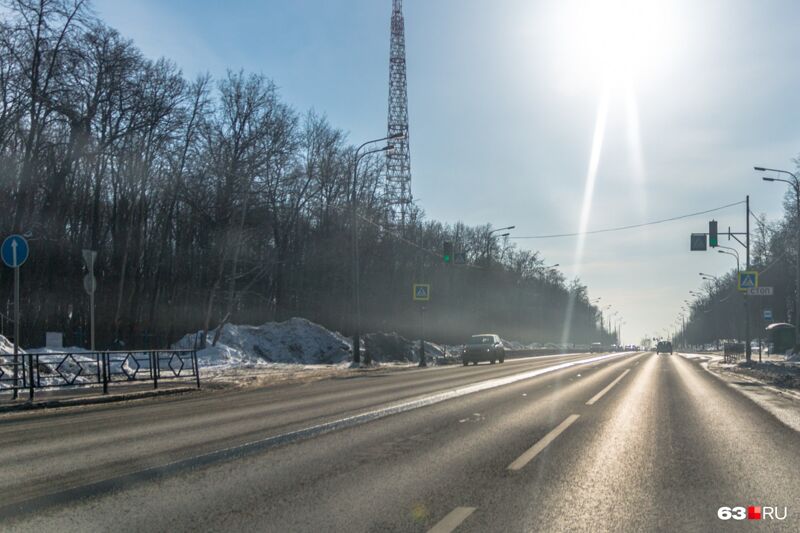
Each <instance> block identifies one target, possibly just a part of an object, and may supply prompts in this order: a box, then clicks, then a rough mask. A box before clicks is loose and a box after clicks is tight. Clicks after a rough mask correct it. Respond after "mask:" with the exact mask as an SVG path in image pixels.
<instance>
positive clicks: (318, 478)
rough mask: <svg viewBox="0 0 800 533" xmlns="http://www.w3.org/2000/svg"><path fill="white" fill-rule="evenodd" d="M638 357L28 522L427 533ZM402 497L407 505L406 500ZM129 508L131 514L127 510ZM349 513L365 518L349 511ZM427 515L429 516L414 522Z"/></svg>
mask: <svg viewBox="0 0 800 533" xmlns="http://www.w3.org/2000/svg"><path fill="white" fill-rule="evenodd" d="M635 359H636V357H635V356H634V357H631V356H623V357H621V358H618V359H613V360H608V361H604V362H600V363H597V364H593V365H587V366H585V367H576V368H569V369H564V370H562V371H559V372H554V373H552V374H547V375H543V376H540V377H538V378H535V379H532V380H527V381H521V382H517V383H514V384H512V385H508V386H506V387H500V388H497V389H493V390H490V391H485V392H481V393H477V394H474V395H470V396H465V397H462V398H459V399H457V400H453V401H448V402H443V403H441V404H437V405H434V406H432V407H428V408H425V409H420V410H416V411H413V412H409V413H404V414H401V415H397V416H393V417H390V418H387V419H383V420H380V421H377V422H373V423H370V424H367V425H364V426H359V427H355V428H350V429H347V430H344V431H341V432H336V433H331V434H328V435H324V436H322V437H319V438H316V439H313V440H312V441H306V442H301V443H298V444H295V445H291V446H286V447H282V448H278V449H274V450H270V451H268V452H264V453H258V454H253V455H251V456H246V457H243V458H240V459H237V460H236V461H230V462H227V463H224V464H219V465H212V466H209V467H204V468H198V469H196V470H193V471H187V472H183V473H178V474H176V475H173V476H168V477H166V478H164V479H160V480H159V481H158V483H157V484H155V483H152V482H149V483H145V484H140V485H137V484H133V485H131V487H130V488H127V489H125V490H123V491H122V492H118V493H115V495H114V496H113V497H92V498H86V499H84V500H82V502H81V503H80V505H76V502H74V501H65V502H62V503H63V504H64V505H63V506H58V507H56V508H55V509H54V510H51V511H42V510H40V512H39V513H38V514H39V515H40V516H39V518H38V519H34V522H27V523H26V524H27V525H33V524H35V523H36V524H39V525H41V524H42V520H45V522H46V521H47V520H48V519H52V520H57V521H58V523H71V522H70V520H76V522H75V523H76V524H80V525H81V526H86V527H89V528H90V529H91V528H92V526H98V527H99V526H100V525H102V528H106V529H107V528H114V529H118V528H122V529H123V530H124V529H125V528H126V523H127V522H126V516H127V515H126V512H125V511H124V508H130V509H150V510H158V509H162V508H163V507H164V506H165V505H166V503H165V502H167V501H168V502H170V503H171V504H172V505H173V506H174V510H173V511H174V512H172V513H171V514H170V513H167V514H164V513H159V512H154V513H150V512H144V513H138V515H144V517H140V518H138V519H137V522H136V523H137V526H139V527H144V526H146V527H149V528H154V529H156V530H163V529H164V528H169V529H173V530H174V529H176V528H177V529H178V530H181V529H191V527H200V528H202V527H204V526H205V527H213V524H218V526H219V527H222V522H217V520H220V519H222V518H221V517H224V519H225V520H232V522H231V523H232V524H238V525H239V526H240V527H248V528H257V529H264V525H265V524H267V523H269V524H273V525H275V528H274V530H282V531H287V530H304V529H305V528H308V527H311V524H312V523H314V521H315V520H317V521H318V522H316V527H319V526H320V525H321V524H324V523H325V524H328V525H327V526H325V527H324V529H338V528H339V526H340V527H341V528H345V527H355V528H356V530H364V529H369V528H370V527H372V524H383V525H388V524H389V523H391V522H393V521H396V523H397V524H403V527H406V526H407V527H410V528H412V529H415V530H424V529H427V528H428V527H431V526H432V525H433V524H434V523H435V522H437V521H438V520H439V519H441V518H443V517H444V516H446V515H447V513H449V512H450V511H452V510H453V509H454V508H456V507H464V506H474V505H470V503H469V502H464V501H459V498H458V497H452V498H451V497H449V496H448V497H446V498H445V497H441V498H439V497H434V495H435V494H438V493H439V492H440V490H441V487H442V486H445V487H446V486H451V487H452V486H459V485H464V486H468V485H469V484H470V483H471V482H470V480H471V479H472V477H473V474H472V471H473V470H474V469H475V468H479V469H485V470H486V471H491V472H493V475H494V476H495V477H496V478H497V479H502V477H503V476H504V475H505V474H504V473H503V470H504V468H505V466H507V465H508V464H509V463H510V462H511V461H512V460H513V459H514V458H515V457H516V456H518V455H519V454H520V453H521V452H522V451H524V450H525V449H526V448H528V447H529V446H530V444H531V442H532V440H531V439H532V438H536V437H537V435H538V436H539V437H541V436H543V435H545V434H546V433H547V432H549V431H550V430H551V429H552V427H553V426H554V425H556V424H557V423H558V422H559V421H560V420H562V419H563V418H564V417H565V416H566V414H564V413H565V410H569V409H570V408H575V407H577V406H580V405H582V404H583V402H585V401H586V398H588V397H590V396H591V395H592V394H595V393H596V391H597V390H599V389H601V388H602V387H603V386H605V385H606V384H607V383H608V382H609V381H611V380H612V379H613V378H614V377H615V376H616V375H618V374H619V372H620V371H621V369H622V366H621V365H629V364H630V363H629V362H630V361H631V360H635ZM523 394H525V396H523ZM567 414H569V413H567ZM467 494H468V492H467ZM401 495H402V499H403V501H402V502H398V501H397V498H398V497H400V496H401ZM453 496H457V494H454V495H453ZM254 497H255V498H256V500H253V498H254ZM162 498H163V500H164V501H162ZM120 501H122V502H124V508H123V509H120V508H119V507H118V505H119V503H120ZM265 502H268V503H267V504H265ZM398 503H399V504H400V505H399V506H398V505H397V504H398ZM350 505H352V506H356V507H358V509H359V510H358V512H357V513H353V512H347V509H348V506H350ZM420 505H421V506H422V508H421V509H422V510H421V511H419V512H417V513H414V512H412V510H413V509H415V508H418V507H419V506H420ZM387 507H388V508H387ZM362 508H364V509H362ZM87 509H93V510H94V511H95V512H93V513H87ZM301 510H302V512H300V511H301ZM366 510H368V511H369V512H367V511H366ZM50 513H53V514H50ZM195 513H199V514H197V515H195ZM57 517H58V518H57ZM413 517H417V518H413ZM62 519H63V520H62ZM64 520H66V522H64ZM91 520H98V521H99V522H97V523H92V522H91ZM142 520H144V522H142ZM470 520H472V518H470ZM225 523H226V524H227V522H225ZM332 524H334V525H332ZM225 527H226V528H229V526H228V525H225Z"/></svg>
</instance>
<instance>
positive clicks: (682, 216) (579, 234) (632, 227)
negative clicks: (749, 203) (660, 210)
mask: <svg viewBox="0 0 800 533" xmlns="http://www.w3.org/2000/svg"><path fill="white" fill-rule="evenodd" d="M743 203H745V202H744V201H740V202H735V203H732V204H728V205H723V206H721V207H715V208H714V209H707V210H706V211H698V212H696V213H689V214H687V215H680V216H677V217H671V218H665V219H662V220H653V221H652V222H643V223H641V224H632V225H630V226H619V227H616V228H606V229H597V230H592V231H584V232H577V233H556V234H554V235H530V236H525V237H514V236H512V237H510V238H511V239H556V238H560V237H579V236H581V235H594V234H597V233H610V232H613V231H624V230H629V229H635V228H643V227H645V226H655V225H656V224H663V223H665V222H674V221H676V220H681V219H684V218H691V217H696V216H698V215H705V214H707V213H713V212H714V211H721V210H723V209H728V208H729V207H734V206H737V205H742V204H743Z"/></svg>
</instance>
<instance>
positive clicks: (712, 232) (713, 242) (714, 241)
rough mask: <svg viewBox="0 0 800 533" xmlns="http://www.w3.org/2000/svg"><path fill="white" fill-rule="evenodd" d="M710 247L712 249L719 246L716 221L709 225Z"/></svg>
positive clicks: (710, 222)
mask: <svg viewBox="0 0 800 533" xmlns="http://www.w3.org/2000/svg"><path fill="white" fill-rule="evenodd" d="M708 245H709V246H710V247H712V248H716V247H717V246H719V234H718V232H717V221H716V220H711V221H709V223H708Z"/></svg>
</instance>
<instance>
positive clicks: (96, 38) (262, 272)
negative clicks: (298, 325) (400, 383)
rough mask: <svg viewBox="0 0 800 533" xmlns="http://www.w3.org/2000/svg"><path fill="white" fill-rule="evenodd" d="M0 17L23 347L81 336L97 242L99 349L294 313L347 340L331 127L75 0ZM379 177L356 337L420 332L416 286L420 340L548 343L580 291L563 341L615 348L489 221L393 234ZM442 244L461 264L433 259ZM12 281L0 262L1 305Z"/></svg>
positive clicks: (1, 100)
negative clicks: (168, 51) (156, 53)
mask: <svg viewBox="0 0 800 533" xmlns="http://www.w3.org/2000/svg"><path fill="white" fill-rule="evenodd" d="M2 9H3V11H4V12H3V19H2V23H1V24H0V198H2V202H3V208H2V209H1V210H0V229H1V230H2V235H8V234H11V233H21V234H23V235H25V236H27V237H28V239H29V241H30V243H31V258H30V259H29V261H28V262H27V263H26V264H25V265H24V267H23V268H22V271H21V275H22V316H23V319H22V321H21V326H22V333H21V337H22V338H21V339H20V340H21V342H22V344H23V345H40V344H41V343H43V341H44V332H45V331H62V332H64V333H65V342H67V343H69V344H84V345H85V344H86V343H87V339H86V333H85V332H86V331H87V330H88V297H87V296H86V294H85V293H84V291H83V286H82V278H83V275H84V274H85V267H84V265H83V263H82V261H81V250H82V249H93V250H97V251H98V259H97V265H96V267H95V268H96V273H97V278H98V291H97V316H98V322H97V339H98V342H97V344H98V347H100V348H103V347H108V346H111V345H112V344H113V343H115V342H118V341H121V342H125V343H126V344H128V345H133V346H137V347H146V346H157V345H158V346H163V345H167V344H169V343H171V342H174V341H175V340H176V339H177V338H179V337H181V336H182V335H184V334H185V333H187V332H190V331H197V330H206V331H212V330H214V328H216V327H218V326H219V325H220V324H221V323H225V322H233V323H250V324H260V323H263V322H266V321H270V320H284V319H287V318H289V317H292V316H302V317H305V318H308V319H310V320H313V321H315V322H318V323H320V324H323V325H325V326H326V327H328V328H331V329H335V330H339V331H341V332H343V333H345V334H348V333H349V332H350V331H351V329H352V328H351V325H352V316H353V313H352V301H351V291H352V285H351V280H352V275H351V263H350V257H351V251H352V241H351V238H350V234H351V230H352V226H351V219H350V216H349V208H350V206H351V204H350V201H351V200H350V196H349V194H348V191H349V187H350V184H351V179H352V175H351V174H352V164H353V155H354V148H353V146H352V145H351V143H350V141H349V139H348V137H347V134H346V133H345V132H344V131H343V130H341V129H338V128H337V127H335V126H334V125H332V124H330V123H329V122H328V121H327V120H326V118H325V116H324V115H323V114H320V113H317V112H314V111H308V112H301V111H297V110H295V109H293V108H292V107H290V106H288V105H287V104H286V103H284V101H282V99H281V95H280V94H279V91H278V90H277V88H276V85H275V84H274V83H273V82H272V81H271V80H270V79H269V78H268V77H266V76H264V75H261V74H250V73H245V72H240V71H230V72H228V74H227V75H226V76H224V77H222V79H212V78H211V77H210V76H208V75H202V76H198V77H197V78H195V79H186V78H185V77H184V76H183V74H182V72H181V70H180V69H179V68H178V67H177V66H176V65H175V64H174V63H172V62H171V61H170V60H168V59H163V58H160V59H153V58H147V57H144V56H143V54H142V53H141V52H140V51H139V50H138V49H137V48H136V46H135V45H134V43H133V42H131V41H130V40H128V39H126V38H124V37H123V36H122V35H120V34H119V33H118V32H117V31H115V30H114V29H112V28H109V27H108V26H107V25H105V24H104V23H103V22H102V21H100V20H98V19H97V18H96V17H95V16H94V15H93V13H92V11H91V8H90V6H89V5H87V4H86V2H84V1H80V0H3V1H2ZM384 166H385V162H384V160H383V159H381V158H380V157H375V158H372V159H365V160H363V161H362V163H361V164H360V166H359V179H358V185H359V188H358V191H357V194H358V205H359V216H360V220H361V222H360V225H359V242H360V248H361V254H360V255H361V263H360V268H361V273H360V279H361V295H362V296H361V300H362V310H363V312H362V314H363V319H362V323H363V329H364V330H365V331H397V332H400V333H402V334H406V335H408V336H415V335H417V331H418V330H419V328H420V320H421V314H420V309H419V308H418V307H415V305H414V302H412V301H411V284H412V283H413V282H428V283H431V284H432V287H433V288H432V294H433V300H432V302H431V303H430V305H429V306H428V308H427V309H426V311H425V315H424V320H425V330H426V332H427V334H428V335H429V336H430V337H432V338H434V339H436V340H441V341H451V342H452V341H457V340H459V339H461V338H463V337H464V336H466V335H469V334H473V333H479V332H482V331H487V330H489V331H492V330H494V331H497V332H499V333H500V334H502V335H504V336H506V337H508V338H512V339H519V340H522V341H529V342H531V341H538V342H552V341H555V342H558V341H560V340H561V338H562V330H563V325H564V317H565V314H566V310H567V306H568V301H569V300H570V298H574V302H575V306H574V312H573V313H572V320H571V328H570V331H571V333H570V336H569V339H568V340H569V341H570V342H580V343H587V342H592V341H601V340H602V341H606V342H609V341H611V338H610V336H608V335H606V336H605V337H604V338H601V337H602V336H601V335H600V333H599V331H598V330H599V328H598V310H597V309H596V308H595V307H593V306H592V305H591V304H590V303H589V299H588V296H587V291H586V288H585V287H584V286H582V285H581V284H580V282H578V281H577V280H576V281H573V282H569V283H568V282H567V281H566V280H565V279H564V278H563V276H562V275H560V274H559V273H558V272H555V271H552V270H549V269H546V268H544V267H543V262H542V258H541V257H539V255H538V254H537V253H534V252H530V251H525V250H520V249H517V248H515V247H513V246H511V245H509V243H508V242H507V241H503V240H497V239H492V238H490V235H489V231H490V229H491V228H490V227H489V226H488V225H486V226H480V227H467V226H465V225H463V224H452V225H448V224H443V223H440V222H437V221H434V220H430V219H429V218H426V217H425V215H424V213H423V212H422V211H421V209H420V208H419V207H418V206H413V207H412V211H411V212H410V213H409V215H408V219H407V220H406V221H405V223H404V224H403V225H398V224H392V223H390V222H391V221H390V218H391V217H390V216H389V211H390V209H391V207H392V206H391V205H389V204H388V202H387V195H386V194H385V183H384V181H383V174H384ZM426 179H435V178H426ZM445 240H449V241H452V242H454V243H455V246H456V248H457V249H459V250H463V251H464V252H466V254H467V262H468V264H467V265H444V264H443V262H442V260H441V256H440V253H441V250H442V245H443V242H444V241H445ZM490 258H491V259H490ZM12 279H13V276H12V275H11V270H10V269H6V268H3V269H2V270H0V291H2V292H1V293H0V295H2V296H0V298H2V300H0V302H1V303H2V309H0V310H2V311H3V313H4V314H6V303H7V302H8V301H9V300H10V298H11V294H12Z"/></svg>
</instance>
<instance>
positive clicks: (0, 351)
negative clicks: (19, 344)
mask: <svg viewBox="0 0 800 533" xmlns="http://www.w3.org/2000/svg"><path fill="white" fill-rule="evenodd" d="M19 353H25V352H24V351H23V350H22V349H21V348H20V350H19ZM3 355H14V344H13V343H12V342H10V341H9V340H8V339H7V338H5V337H4V336H3V335H0V356H3Z"/></svg>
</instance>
